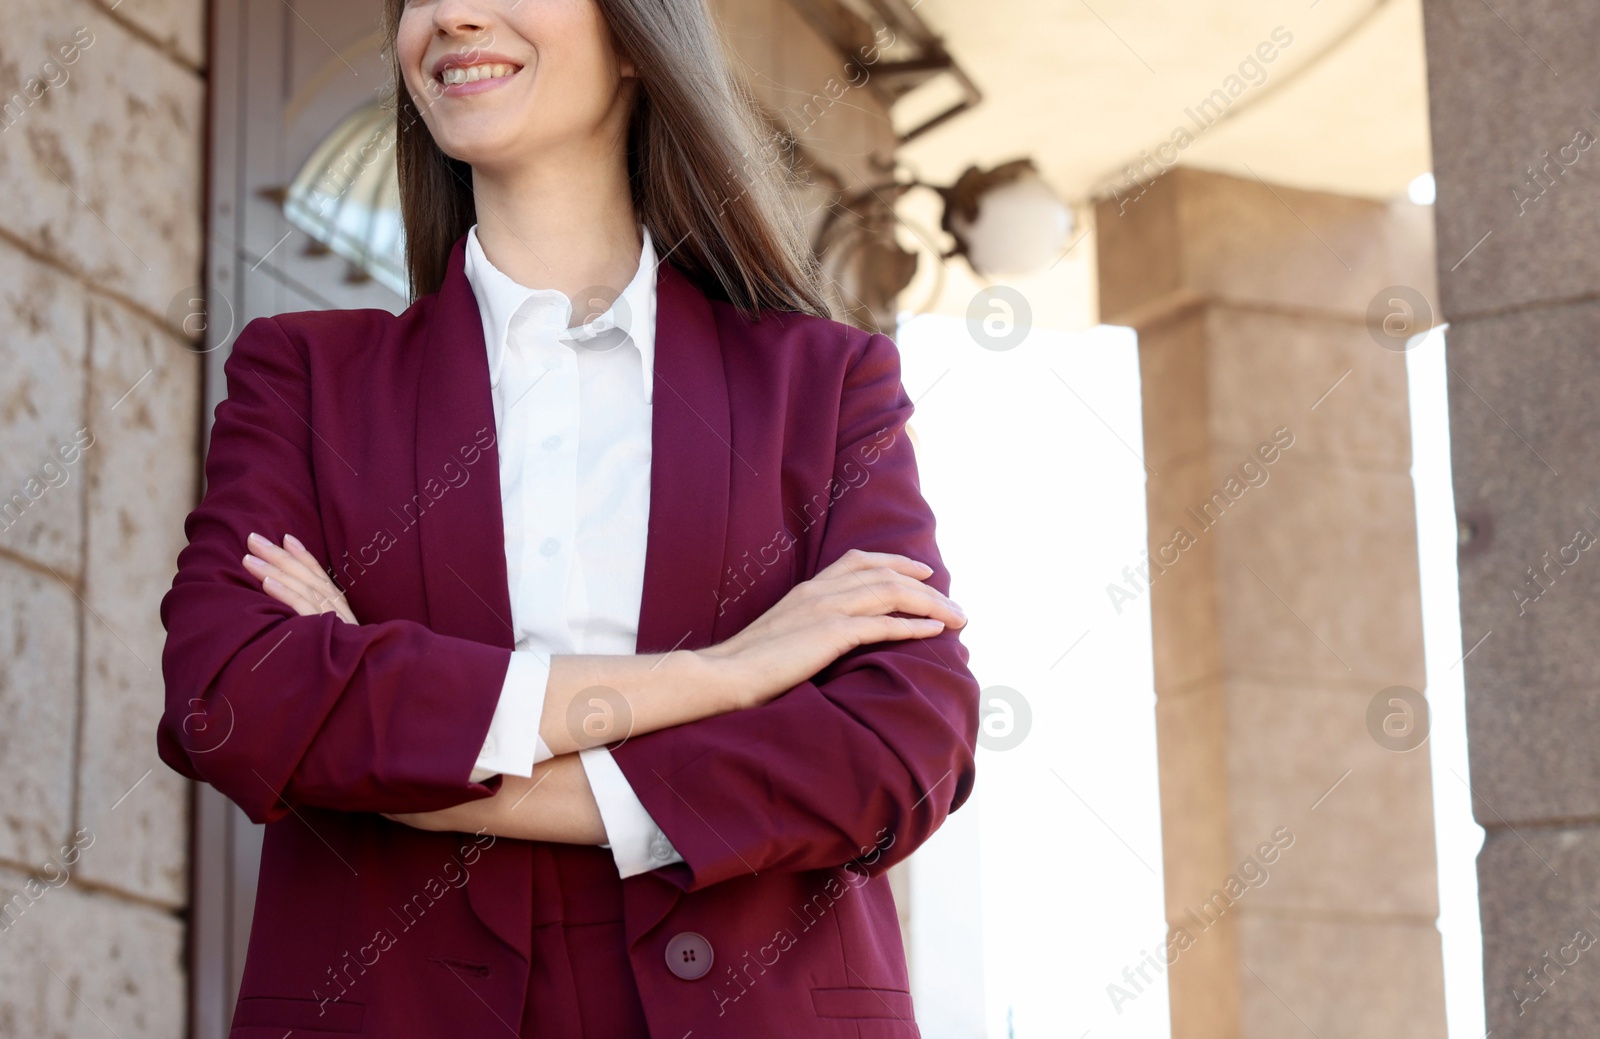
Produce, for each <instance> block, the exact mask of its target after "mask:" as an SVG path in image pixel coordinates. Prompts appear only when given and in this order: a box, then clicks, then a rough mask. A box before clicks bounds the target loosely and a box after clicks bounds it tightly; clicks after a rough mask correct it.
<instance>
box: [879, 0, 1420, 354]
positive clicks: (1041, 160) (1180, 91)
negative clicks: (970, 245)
mask: <svg viewBox="0 0 1600 1039" xmlns="http://www.w3.org/2000/svg"><path fill="white" fill-rule="evenodd" d="M916 10H917V13H918V14H920V15H921V16H922V17H923V18H924V19H925V20H926V21H927V22H928V23H929V25H930V26H931V27H932V28H933V29H934V31H935V32H937V33H939V34H940V35H942V36H943V37H944V40H945V45H946V46H947V48H948V49H949V51H950V53H951V54H952V55H953V57H954V58H955V60H956V61H957V62H958V63H959V64H960V65H961V67H962V68H963V69H964V70H965V71H966V72H967V74H968V76H970V77H971V78H972V80H973V81H974V82H975V83H976V84H977V85H978V87H979V88H980V89H981V90H982V91H983V94H984V100H983V101H982V103H981V104H979V105H978V106H977V107H976V108H974V109H972V110H971V111H969V112H966V113H964V114H962V115H960V116H958V117H956V118H955V119H952V120H951V121H949V122H947V123H945V124H944V125H942V126H940V127H939V128H937V129H935V130H933V131H932V132H930V133H928V134H927V135H925V136H923V137H920V138H918V139H916V140H914V141H912V142H910V143H909V144H907V145H906V146H905V147H904V148H903V149H902V152H901V158H902V161H903V163H904V164H905V166H906V167H907V169H908V170H910V171H911V172H913V173H915V174H916V175H917V176H919V177H920V178H922V179H924V180H929V181H934V182H938V183H951V182H953V181H954V180H955V179H956V177H958V176H960V174H961V172H962V171H963V170H964V169H966V168H967V167H968V166H969V165H979V166H982V167H984V168H988V167H991V166H994V165H996V164H998V163H1000V162H1004V161H1006V160H1009V159H1013V158H1018V157H1021V156H1025V155H1026V156H1032V157H1033V159H1034V161H1035V163H1036V164H1037V165H1038V167H1039V169H1040V172H1041V174H1042V175H1043V176H1044V178H1045V179H1046V180H1047V181H1048V182H1049V183H1051V184H1052V185H1053V186H1054V187H1055V188H1056V190H1057V191H1059V192H1060V193H1061V194H1062V195H1063V196H1064V197H1065V198H1067V199H1069V200H1071V201H1072V202H1074V203H1082V202H1084V201H1085V200H1087V199H1090V198H1094V197H1100V196H1108V195H1110V194H1111V193H1112V192H1113V191H1114V190H1115V189H1116V187H1117V186H1118V185H1119V184H1127V183H1128V181H1127V176H1126V172H1125V170H1126V168H1127V166H1128V165H1129V163H1130V162H1133V163H1139V162H1143V161H1144V160H1143V159H1142V158H1141V152H1147V153H1151V154H1152V155H1154V154H1155V153H1156V149H1157V147H1158V146H1159V145H1162V144H1167V145H1168V147H1167V148H1166V151H1165V157H1166V158H1167V159H1169V160H1170V159H1173V158H1176V159H1177V160H1178V161H1181V162H1182V163H1184V164H1186V165H1193V166H1201V167H1205V168H1208V169H1216V170H1222V171H1226V172H1231V173H1235V174H1238V175H1240V176H1259V177H1261V178H1262V179H1264V180H1266V181H1268V182H1270V183H1274V184H1283V185H1289V186H1294V187H1303V188H1310V189H1319V190H1326V191H1333V192H1339V193H1344V194H1351V195H1360V196H1367V197H1373V198H1385V199H1387V198H1394V197H1397V196H1401V195H1403V194H1404V193H1405V190H1406V186H1407V184H1408V183H1409V182H1410V181H1411V180H1412V179H1413V178H1415V177H1416V176H1417V175H1419V174H1421V173H1425V172H1427V171H1428V170H1429V168H1430V165H1431V160H1430V155H1429V147H1428V136H1429V134H1428V107H1427V79H1426V70H1425V66H1424V58H1423V54H1424V50H1423V38H1422V12H1421V3H1420V0H1295V2H1294V3H1292V4H1286V3H1284V2H1283V0H1225V2H1224V0H1137V2H1135V0H983V2H981V3H974V2H973V0H920V2H918V3H917V4H916ZM1285 41H1287V42H1285ZM1263 45H1266V49H1265V50H1262V51H1261V53H1260V54H1257V53H1256V52H1257V51H1258V48H1262V47H1263ZM1252 55H1255V61H1254V63H1253V64H1252V63H1247V59H1249V58H1251V56H1252ZM1266 55H1270V56H1271V58H1270V60H1261V59H1262V57H1263V56H1266ZM1241 64H1243V65H1244V68H1243V69H1242V70H1241ZM1230 76H1232V77H1235V78H1233V79H1231V80H1230V78H1229V77H1230ZM1230 88H1231V94H1232V96H1229V92H1230ZM1215 91H1222V92H1223V93H1222V94H1221V95H1219V99H1226V100H1227V102H1228V103H1227V104H1226V105H1225V106H1224V105H1222V104H1217V103H1214V104H1213V109H1214V110H1219V111H1224V114H1222V115H1221V116H1220V118H1202V119H1201V120H1200V121H1197V120H1196V118H1195V115H1196V114H1197V113H1200V111H1201V110H1200V107H1199V106H1200V104H1201V102H1202V101H1204V100H1205V99H1206V98H1207V97H1208V96H1210V95H1212V94H1213V92H1215ZM952 93H953V92H952ZM951 97H952V95H951V94H944V95H942V96H941V95H940V91H939V87H938V86H937V84H936V83H934V84H929V85H928V86H926V87H924V88H922V90H921V91H919V93H918V94H916V95H912V96H911V97H908V98H906V99H905V100H903V101H902V102H900V104H899V105H898V106H897V108H896V112H895V118H896V123H897V125H899V126H900V127H901V128H902V129H905V128H907V127H910V126H914V125H916V124H917V123H919V122H921V121H922V119H923V118H925V117H926V116H927V115H928V114H932V113H934V112H937V111H939V110H942V109H943V108H944V107H946V106H947V105H948V104H949V102H950V100H951ZM1180 128H1182V132H1180ZM1184 133H1186V134H1187V135H1188V137H1187V139H1185V137H1184V136H1183V135H1184ZM1175 140H1176V141H1177V142H1179V143H1177V144H1175V143H1173V142H1174V141H1175ZM1180 144H1181V146H1180ZM1146 169H1148V170H1149V171H1151V172H1154V171H1155V170H1156V169H1157V167H1154V166H1146ZM905 212H906V213H907V215H908V216H909V217H910V218H911V220H912V221H913V222H914V223H917V224H920V225H923V226H925V227H928V228H932V227H937V226H938V206H937V200H936V199H933V198H932V197H931V193H926V192H925V193H921V197H916V198H915V201H913V198H908V199H907V200H906V209H905ZM930 237H936V236H931V235H930ZM1088 245H1089V248H1087V249H1085V248H1083V247H1081V246H1080V247H1078V248H1077V249H1075V250H1074V253H1082V254H1084V256H1078V255H1073V254H1069V256H1068V257H1067V259H1066V262H1063V263H1060V264H1058V265H1057V267H1056V268H1055V269H1054V270H1053V272H1052V275H1051V277H1061V276H1066V277H1068V278H1071V277H1073V275H1072V274H1071V273H1070V271H1071V270H1072V269H1077V270H1078V272H1079V275H1080V276H1085V275H1088V274H1090V273H1092V272H1089V271H1088V268H1089V267H1091V266H1092V263H1091V262H1088V261H1092V245H1093V243H1092V242H1090V243H1088ZM1085 257H1087V260H1086V259H1085ZM924 266H925V267H926V266H929V265H928V264H924ZM946 274H947V275H953V276H954V277H953V279H950V278H947V280H952V281H953V283H952V284H950V285H947V286H946V287H945V290H944V292H943V293H939V292H937V290H936V289H935V288H934V287H933V286H932V284H931V282H928V281H927V279H925V278H920V277H919V282H924V284H921V285H920V286H919V284H918V283H913V286H912V288H911V289H910V290H908V293H907V297H906V298H907V300H908V305H910V306H913V307H915V306H916V305H917V303H918V296H919V292H920V293H921V296H922V297H923V298H924V299H931V298H933V297H935V296H936V295H938V296H947V297H949V298H943V299H940V300H939V302H938V303H936V304H935V309H938V310H941V311H946V312H953V313H960V312H962V307H961V306H960V305H959V304H960V302H961V300H962V299H964V298H968V297H970V293H965V292H964V290H963V287H962V286H963V283H965V282H966V281H967V279H970V272H966V270H965V267H964V265H962V264H956V263H952V264H949V265H948V266H947V271H946ZM963 275H965V277H963ZM1080 280H1081V278H1080ZM978 284H979V283H978V282H976V281H975V280H974V281H971V282H970V285H971V286H972V287H973V288H976V287H977V286H978ZM1017 284H1018V285H1019V286H1020V285H1021V284H1022V283H1021V282H1020V281H1019V282H1018V283H1017ZM1051 284H1054V283H1053V282H1052V283H1051ZM1080 295H1081V294H1080ZM1091 295H1092V293H1091ZM1063 302H1064V303H1065V302H1066V301H1063ZM1068 311H1070V313H1068V312H1066V311H1064V312H1063V314H1062V315H1061V323H1064V324H1065V325H1066V326H1068V327H1082V326H1083V325H1086V324H1090V323H1092V322H1093V314H1092V312H1091V311H1092V306H1090V307H1089V309H1088V310H1085V307H1084V304H1082V303H1081V302H1080V303H1074V304H1072V305H1071V306H1070V307H1068Z"/></svg>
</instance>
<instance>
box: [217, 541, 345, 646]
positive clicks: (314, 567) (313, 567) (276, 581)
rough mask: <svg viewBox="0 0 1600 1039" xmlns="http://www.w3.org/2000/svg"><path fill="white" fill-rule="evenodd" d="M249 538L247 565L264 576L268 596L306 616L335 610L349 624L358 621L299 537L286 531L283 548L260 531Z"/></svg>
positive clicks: (264, 585)
mask: <svg viewBox="0 0 1600 1039" xmlns="http://www.w3.org/2000/svg"><path fill="white" fill-rule="evenodd" d="M247 540H248V543H249V545H250V554H249V555H246V556H245V557H244V568H245V569H246V570H248V571H250V573H251V574H253V575H255V576H256V577H258V578H260V580H261V588H262V590H263V591H265V592H266V593H267V594H268V595H270V596H272V597H273V598H274V599H276V600H278V601H279V602H281V603H283V604H284V605H285V606H292V607H293V608H294V610H295V612H296V613H298V614H300V616H302V617H310V616H313V615H315V614H319V613H330V612H331V613H337V614H338V615H339V617H340V618H341V619H342V620H343V621H344V622H345V623H346V624H356V623H358V622H357V621H356V615H355V614H354V613H352V612H350V604H349V603H347V602H345V598H344V593H343V592H341V591H340V590H339V587H338V586H337V585H335V584H334V583H333V580H332V579H331V578H329V577H328V575H327V573H326V572H325V571H324V570H323V569H322V564H321V563H318V562H317V557H316V556H314V555H312V554H311V553H310V552H309V551H308V550H307V549H306V546H304V545H302V544H301V543H300V539H299V538H297V537H295V536H294V535H293V534H285V535H284V536H283V544H284V546H285V547H283V548H279V547H278V546H277V545H274V544H273V543H272V542H270V541H268V540H267V539H266V538H264V537H262V536H261V535H260V534H251V535H250V537H249V538H248V539H247Z"/></svg>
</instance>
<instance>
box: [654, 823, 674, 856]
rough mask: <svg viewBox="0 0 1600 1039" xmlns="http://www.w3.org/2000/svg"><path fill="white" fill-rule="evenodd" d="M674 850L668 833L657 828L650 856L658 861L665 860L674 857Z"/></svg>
mask: <svg viewBox="0 0 1600 1039" xmlns="http://www.w3.org/2000/svg"><path fill="white" fill-rule="evenodd" d="M672 852H673V847H672V844H671V842H669V841H668V840H667V835H666V834H664V833H662V832H661V831H660V830H657V831H656V835H655V837H654V838H652V839H651V841H650V857H651V858H653V859H655V860H656V861H657V862H665V861H667V860H668V859H670V858H672Z"/></svg>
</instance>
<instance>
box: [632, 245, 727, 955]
mask: <svg viewBox="0 0 1600 1039" xmlns="http://www.w3.org/2000/svg"><path fill="white" fill-rule="evenodd" d="M651 400H652V412H653V413H652V415H651V460H650V530H649V534H648V536H647V542H648V548H647V549H646V552H645V565H644V594H643V599H642V601H641V603H640V607H639V637H638V640H637V643H636V646H635V650H634V651H635V652H637V653H665V652H667V651H669V650H673V649H702V648H704V647H706V646H710V645H712V644H714V643H715V642H716V631H715V624H716V618H717V601H718V600H717V589H718V588H719V587H720V586H721V581H722V566H723V559H724V558H725V557H726V549H727V540H728V508H729V502H728V495H729V470H730V468H731V457H732V453H733V447H732V444H733V432H732V423H731V421H730V418H729V409H728V380H727V375H726V372H725V371H724V369H723V364H722V341H721V338H720V336H719V335H718V328H717V323H716V319H715V316H714V315H713V314H712V311H711V303H710V301H709V300H708V299H707V298H706V296H705V294H704V293H703V292H701V291H700V289H699V287H698V286H696V285H695V284H694V283H693V282H692V281H690V280H689V278H688V277H687V276H686V275H684V274H683V273H682V272H680V271H679V270H678V269H677V268H676V267H673V266H672V265H671V264H668V263H662V264H661V265H660V268H659V269H658V272H657V281H656V360H655V379H654V389H653V390H652V393H651ZM681 894H682V890H681V889H680V888H678V887H677V886H676V885H674V884H672V883H670V882H668V881H667V880H665V879H663V878H662V877H660V876H658V875H656V873H654V872H650V873H642V874H639V875H637V876H633V877H629V878H628V879H627V880H625V881H623V899H624V902H625V912H624V917H625V920H626V925H625V928H626V934H627V939H628V944H629V945H633V944H634V943H636V942H638V941H639V940H640V939H641V938H643V937H644V936H645V934H646V933H648V932H649V931H650V930H651V929H652V928H654V927H655V926H656V925H657V924H658V923H660V922H661V920H662V919H663V918H664V917H665V916H666V915H667V914H668V913H669V912H671V911H672V907H673V906H674V905H676V904H677V901H678V897H679V896H680V895H681Z"/></svg>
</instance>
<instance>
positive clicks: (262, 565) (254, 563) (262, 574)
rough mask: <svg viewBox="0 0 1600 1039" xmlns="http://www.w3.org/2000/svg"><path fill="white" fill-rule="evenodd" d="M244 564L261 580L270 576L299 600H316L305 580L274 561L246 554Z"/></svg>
mask: <svg viewBox="0 0 1600 1039" xmlns="http://www.w3.org/2000/svg"><path fill="white" fill-rule="evenodd" d="M244 565H245V568H246V569H247V570H249V571H250V572H251V573H252V574H255V575H256V576H257V577H259V578H261V579H262V580H265V579H266V578H268V577H270V578H272V579H273V580H274V581H276V582H277V583H278V585H279V586H280V587H282V588H284V589H286V590H288V591H290V592H292V593H293V594H294V595H295V596H296V597H297V598H298V599H299V600H302V601H304V602H307V603H315V602H316V598H317V597H316V596H315V595H313V594H312V592H311V589H309V588H307V587H306V586H305V582H303V581H301V580H300V579H299V578H297V577H295V576H294V575H293V574H291V573H289V572H288V571H286V570H284V569H283V568H282V567H280V566H278V565H277V564H276V563H272V562H270V561H268V560H266V559H263V558H262V557H260V556H256V555H248V556H245V559H244ZM285 601H287V600H285ZM317 612H319V613H320V612H321V610H318V611H317Z"/></svg>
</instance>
